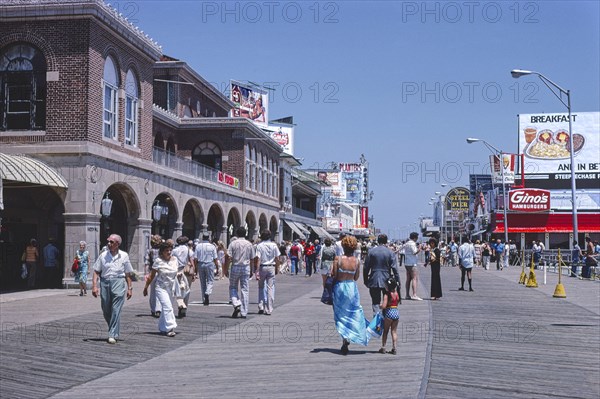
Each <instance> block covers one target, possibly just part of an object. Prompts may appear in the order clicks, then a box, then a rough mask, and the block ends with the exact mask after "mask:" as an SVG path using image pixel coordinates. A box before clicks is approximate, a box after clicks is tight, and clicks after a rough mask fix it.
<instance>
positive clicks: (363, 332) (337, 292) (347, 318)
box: [333, 280, 370, 346]
mask: <svg viewBox="0 0 600 399" xmlns="http://www.w3.org/2000/svg"><path fill="white" fill-rule="evenodd" d="M333 319H334V321H335V327H336V329H337V331H338V333H339V334H340V335H341V336H342V338H344V339H346V340H348V341H350V342H353V343H355V344H361V345H365V346H366V345H367V344H368V343H369V338H370V335H369V334H368V333H367V322H366V320H365V314H364V312H363V308H362V306H360V295H359V294H358V288H357V287H356V283H355V282H354V280H344V281H338V282H336V283H335V285H334V286H333Z"/></svg>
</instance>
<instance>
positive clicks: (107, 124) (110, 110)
mask: <svg viewBox="0 0 600 399" xmlns="http://www.w3.org/2000/svg"><path fill="white" fill-rule="evenodd" d="M117 77H118V74H117V68H116V67H115V63H114V61H113V59H112V57H110V56H108V57H106V61H104V75H103V77H102V87H103V92H104V102H103V103H104V112H103V127H102V134H103V135H104V137H106V138H109V139H113V140H116V139H117V115H118V113H117V109H118V108H117V104H118V99H119V97H118V95H117V90H118V88H119V80H118V78H117Z"/></svg>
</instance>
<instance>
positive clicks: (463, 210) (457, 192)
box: [444, 187, 469, 220]
mask: <svg viewBox="0 0 600 399" xmlns="http://www.w3.org/2000/svg"><path fill="white" fill-rule="evenodd" d="M445 211H446V214H445V215H444V218H445V219H444V220H462V219H463V218H464V217H465V216H466V215H468V212H469V190H467V189H466V188H464V187H456V188H453V189H452V190H450V191H448V193H447V194H446V207H445Z"/></svg>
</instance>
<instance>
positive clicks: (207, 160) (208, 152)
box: [192, 141, 222, 170]
mask: <svg viewBox="0 0 600 399" xmlns="http://www.w3.org/2000/svg"><path fill="white" fill-rule="evenodd" d="M192 160H194V161H196V162H200V163H201V164H203V165H206V166H210V167H211V168H214V169H217V170H221V166H222V164H221V161H222V158H221V149H220V148H219V146H217V145H216V144H215V143H213V142H210V141H204V142H202V143H200V144H198V145H197V146H196V148H194V151H192Z"/></svg>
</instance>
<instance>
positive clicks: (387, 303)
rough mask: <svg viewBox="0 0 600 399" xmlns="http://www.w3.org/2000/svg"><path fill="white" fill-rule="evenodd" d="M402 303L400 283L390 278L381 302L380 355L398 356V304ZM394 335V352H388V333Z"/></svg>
mask: <svg viewBox="0 0 600 399" xmlns="http://www.w3.org/2000/svg"><path fill="white" fill-rule="evenodd" d="M399 303H400V294H399V293H398V282H397V281H396V279H395V278H393V277H390V278H389V279H388V280H387V281H386V284H385V290H384V293H383V298H382V300H381V310H382V312H383V313H382V316H383V334H382V335H381V348H380V349H379V353H389V354H390V355H395V354H396V347H397V344H398V322H399V320H400V312H398V304H399ZM390 331H391V333H392V350H390V351H388V352H386V351H385V345H386V342H387V337H388V333H389V332H390Z"/></svg>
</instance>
